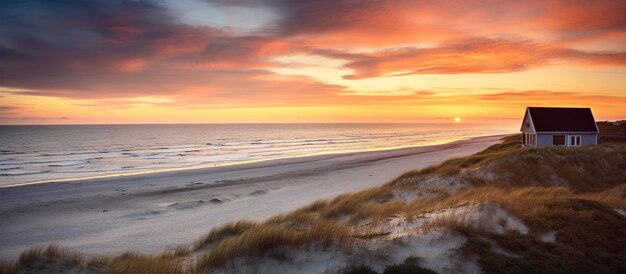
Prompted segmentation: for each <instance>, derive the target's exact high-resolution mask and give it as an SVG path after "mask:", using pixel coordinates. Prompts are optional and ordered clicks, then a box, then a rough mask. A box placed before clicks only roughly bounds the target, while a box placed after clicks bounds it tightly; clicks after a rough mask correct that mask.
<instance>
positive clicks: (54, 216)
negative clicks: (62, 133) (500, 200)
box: [0, 136, 502, 260]
mask: <svg viewBox="0 0 626 274" xmlns="http://www.w3.org/2000/svg"><path fill="white" fill-rule="evenodd" d="M500 138H502V136H486V137H476V138H472V139H468V140H462V141H456V142H452V143H448V144H442V145H433V146H424V147H413V148H403V149H394V150H385V151H370V152H358V153H344V154H330V155H318V156H309V157H299V158H290V159H281V160H271V161H265V162H257V163H248V164H240V165H232V166H223V167H215V168H203V169H192V170H184V171H169V172H159V173H152V174H142V175H133V176H119V177H112V178H101V179H90V180H81V181H72V182H60V183H46V184H36V185H27V186H19V187H11V188H1V189H0V200H1V201H2V203H0V259H2V260H11V259H15V258H16V257H17V256H18V255H19V253H20V252H21V251H23V250H24V249H26V248H28V247H31V246H33V245H37V244H47V243H58V244H60V245H62V246H66V247H69V248H71V249H73V250H76V251H80V252H82V253H84V254H86V255H111V254H117V253H119V252H120V251H124V250H137V251H140V252H159V251H164V250H168V249H172V248H175V247H176V246H177V245H180V244H184V243H189V242H192V241H194V240H196V239H198V238H199V237H200V236H201V235H203V234H205V233H206V232H208V231H209V229H211V228H212V227H214V226H217V225H221V224H224V223H227V222H230V221H235V220H240V219H248V220H262V219H264V218H267V217H269V216H272V215H275V214H280V213H284V212H288V211H290V210H293V209H295V208H297V207H300V206H303V205H306V204H308V203H310V202H312V201H314V200H318V199H324V198H331V197H334V196H336V195H337V194H340V193H345V192H351V191H357V190H360V189H364V188H368V187H372V186H376V185H380V184H383V183H385V182H387V181H389V180H391V179H393V178H394V177H397V176H399V175H400V174H402V173H403V172H405V171H409V170H412V169H417V168H423V167H426V166H430V165H434V164H438V163H440V162H442V161H445V160H447V159H450V158H454V157H459V156H463V155H468V154H472V153H475V152H478V151H481V150H483V149H485V148H487V147H488V146H490V145H492V144H495V143H497V142H498V141H499V140H500Z"/></svg>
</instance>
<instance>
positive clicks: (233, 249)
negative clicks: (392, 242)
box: [196, 213, 350, 270]
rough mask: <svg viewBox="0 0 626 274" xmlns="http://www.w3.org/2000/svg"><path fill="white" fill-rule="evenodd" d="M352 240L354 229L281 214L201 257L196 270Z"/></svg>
mask: <svg viewBox="0 0 626 274" xmlns="http://www.w3.org/2000/svg"><path fill="white" fill-rule="evenodd" d="M349 240H350V230H349V229H347V228H346V227H345V226H342V225H340V224H338V223H336V222H334V221H331V220H327V219H324V218H318V217H316V216H314V215H312V214H306V213H292V214H289V215H280V216H277V217H274V218H271V219H269V220H268V221H266V222H265V223H262V224H259V225H257V226H255V227H253V228H251V229H249V230H247V231H245V232H243V233H241V234H240V235H237V236H234V237H230V238H227V239H224V240H222V241H221V242H219V243H218V244H216V245H215V247H214V248H213V249H211V250H210V251H208V252H206V253H205V254H204V255H202V256H200V257H199V259H198V261H197V264H196V268H197V269H200V270H205V269H208V268H212V267H219V266H223V265H224V264H225V263H226V262H229V261H232V260H233V259H235V258H240V257H250V256H258V255H261V254H263V253H264V252H268V251H271V250H273V249H276V248H278V247H288V246H302V245H313V244H318V245H321V246H330V245H333V244H341V243H345V242H348V241H349Z"/></svg>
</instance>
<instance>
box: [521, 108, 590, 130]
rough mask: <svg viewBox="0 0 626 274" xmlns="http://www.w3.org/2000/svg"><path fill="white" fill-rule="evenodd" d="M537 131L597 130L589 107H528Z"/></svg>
mask: <svg viewBox="0 0 626 274" xmlns="http://www.w3.org/2000/svg"><path fill="white" fill-rule="evenodd" d="M528 111H529V112H530V117H531V118H532V121H533V125H534V126H535V131H537V132H598V128H597V127H596V121H595V120H594V119H593V114H592V113H591V109H590V108H550V107H528Z"/></svg>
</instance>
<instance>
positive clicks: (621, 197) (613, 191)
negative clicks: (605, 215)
mask: <svg viewBox="0 0 626 274" xmlns="http://www.w3.org/2000/svg"><path fill="white" fill-rule="evenodd" d="M576 196H577V197H578V198H581V199H587V200H593V201H597V202H600V203H602V204H605V205H608V206H610V207H614V208H619V209H623V210H626V183H623V184H621V185H618V186H616V187H613V188H610V189H607V190H605V191H600V192H591V193H582V194H579V195H576Z"/></svg>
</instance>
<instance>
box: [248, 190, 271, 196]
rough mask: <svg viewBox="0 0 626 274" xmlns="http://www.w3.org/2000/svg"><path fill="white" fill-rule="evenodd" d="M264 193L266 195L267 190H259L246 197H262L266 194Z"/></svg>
mask: <svg viewBox="0 0 626 274" xmlns="http://www.w3.org/2000/svg"><path fill="white" fill-rule="evenodd" d="M266 193H267V189H261V190H257V191H253V192H250V193H249V194H248V195H250V196H258V195H263V194H266Z"/></svg>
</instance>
